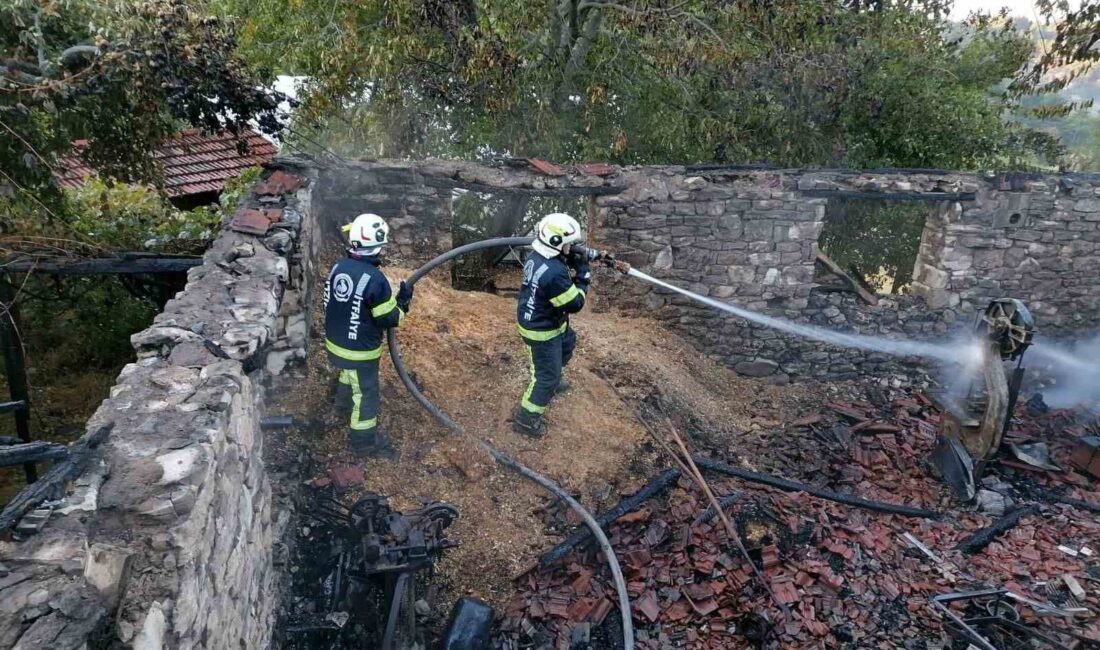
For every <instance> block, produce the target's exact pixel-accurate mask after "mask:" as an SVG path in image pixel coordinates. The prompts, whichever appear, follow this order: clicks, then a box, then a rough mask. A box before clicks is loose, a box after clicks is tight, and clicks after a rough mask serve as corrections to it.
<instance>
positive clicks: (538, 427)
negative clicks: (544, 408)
mask: <svg viewBox="0 0 1100 650" xmlns="http://www.w3.org/2000/svg"><path fill="white" fill-rule="evenodd" d="M512 430H513V431H515V432H516V433H519V434H523V435H525V436H529V437H531V438H541V437H542V436H543V435H545V434H546V422H544V421H543V419H542V415H540V414H538V413H532V412H530V411H528V410H527V409H525V408H523V407H520V408H518V409H516V412H515V413H513V414H512Z"/></svg>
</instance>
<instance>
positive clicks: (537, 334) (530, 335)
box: [516, 322, 569, 341]
mask: <svg viewBox="0 0 1100 650" xmlns="http://www.w3.org/2000/svg"><path fill="white" fill-rule="evenodd" d="M516 327H517V328H518V329H519V335H520V336H522V337H523V338H525V339H527V340H528V341H549V340H550V339H552V338H554V337H555V336H560V335H561V334H562V333H563V332H565V330H566V329H568V328H569V323H568V322H565V323H562V324H561V325H559V326H558V327H556V328H554V329H552V330H529V329H527V328H526V327H524V326H523V325H520V324H519V323H516Z"/></svg>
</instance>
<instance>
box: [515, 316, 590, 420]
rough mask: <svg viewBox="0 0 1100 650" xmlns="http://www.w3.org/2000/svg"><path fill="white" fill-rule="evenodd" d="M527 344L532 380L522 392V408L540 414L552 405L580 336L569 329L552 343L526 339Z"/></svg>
mask: <svg viewBox="0 0 1100 650" xmlns="http://www.w3.org/2000/svg"><path fill="white" fill-rule="evenodd" d="M523 342H524V343H526V344H527V360H528V365H529V366H530V369H531V381H530V382H529V383H528V384H527V390H526V391H524V393H523V399H522V400H521V401H520V406H522V407H523V409H524V410H525V411H527V412H528V413H533V414H536V415H541V414H543V413H545V412H546V409H547V408H548V407H549V406H550V400H551V399H553V397H554V393H555V392H556V391H557V390H558V383H559V382H561V372H562V369H563V368H564V367H565V366H566V365H567V364H568V363H569V359H571V358H572V357H573V349H574V348H576V347H577V333H576V332H574V331H573V328H572V327H567V328H566V329H565V331H564V332H562V333H561V335H560V336H555V337H554V338H552V339H550V340H549V341H532V340H530V339H526V338H525V339H523Z"/></svg>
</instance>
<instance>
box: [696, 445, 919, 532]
mask: <svg viewBox="0 0 1100 650" xmlns="http://www.w3.org/2000/svg"><path fill="white" fill-rule="evenodd" d="M692 458H693V459H694V460H695V464H696V465H698V466H699V468H700V469H702V470H706V471H708V472H716V473H718V474H725V475H726V476H732V477H734V478H739V479H743V480H746V481H751V482H753V483H760V484H762V485H767V486H770V487H773V488H776V489H779V490H784V491H786V492H805V493H806V494H810V495H813V496H815V497H817V498H819V499H826V500H828V501H835V502H836V503H843V504H844V505H848V506H854V507H856V508H863V509H865V510H873V511H875V512H885V513H888V514H893V515H903V516H905V517H919V518H922V519H939V517H940V513H938V512H933V511H931V510H922V509H920V508H911V507H909V506H902V505H896V504H893V503H884V502H882V501H869V500H867V499H860V498H859V497H853V496H849V495H847V494H839V493H837V492H830V491H829V490H822V489H821V488H816V487H814V486H812V485H807V484H806V483H798V482H796V481H788V480H787V479H784V478H779V477H777V476H770V475H768V474H760V473H759V472H751V471H749V470H747V469H741V468H740V467H733V466H731V465H726V464H725V463H719V462H718V461H714V460H710V459H709V458H702V457H700V456H692Z"/></svg>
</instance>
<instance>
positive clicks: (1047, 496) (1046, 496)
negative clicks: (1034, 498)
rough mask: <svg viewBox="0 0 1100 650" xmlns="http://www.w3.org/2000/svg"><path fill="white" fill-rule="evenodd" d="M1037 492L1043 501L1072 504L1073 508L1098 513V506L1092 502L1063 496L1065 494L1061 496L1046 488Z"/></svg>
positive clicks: (1099, 511)
mask: <svg viewBox="0 0 1100 650" xmlns="http://www.w3.org/2000/svg"><path fill="white" fill-rule="evenodd" d="M1038 494H1039V496H1040V498H1042V499H1043V500H1044V501H1047V502H1050V503H1061V504H1063V505H1067V506H1073V507H1074V508H1077V509H1078V510H1084V511H1086V512H1092V513H1096V514H1100V506H1098V505H1096V504H1094V503H1089V502H1088V501H1082V500H1081V499H1073V498H1071V497H1065V496H1062V495H1061V494H1055V493H1053V492H1048V491H1046V490H1041V491H1039V492H1038Z"/></svg>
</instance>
